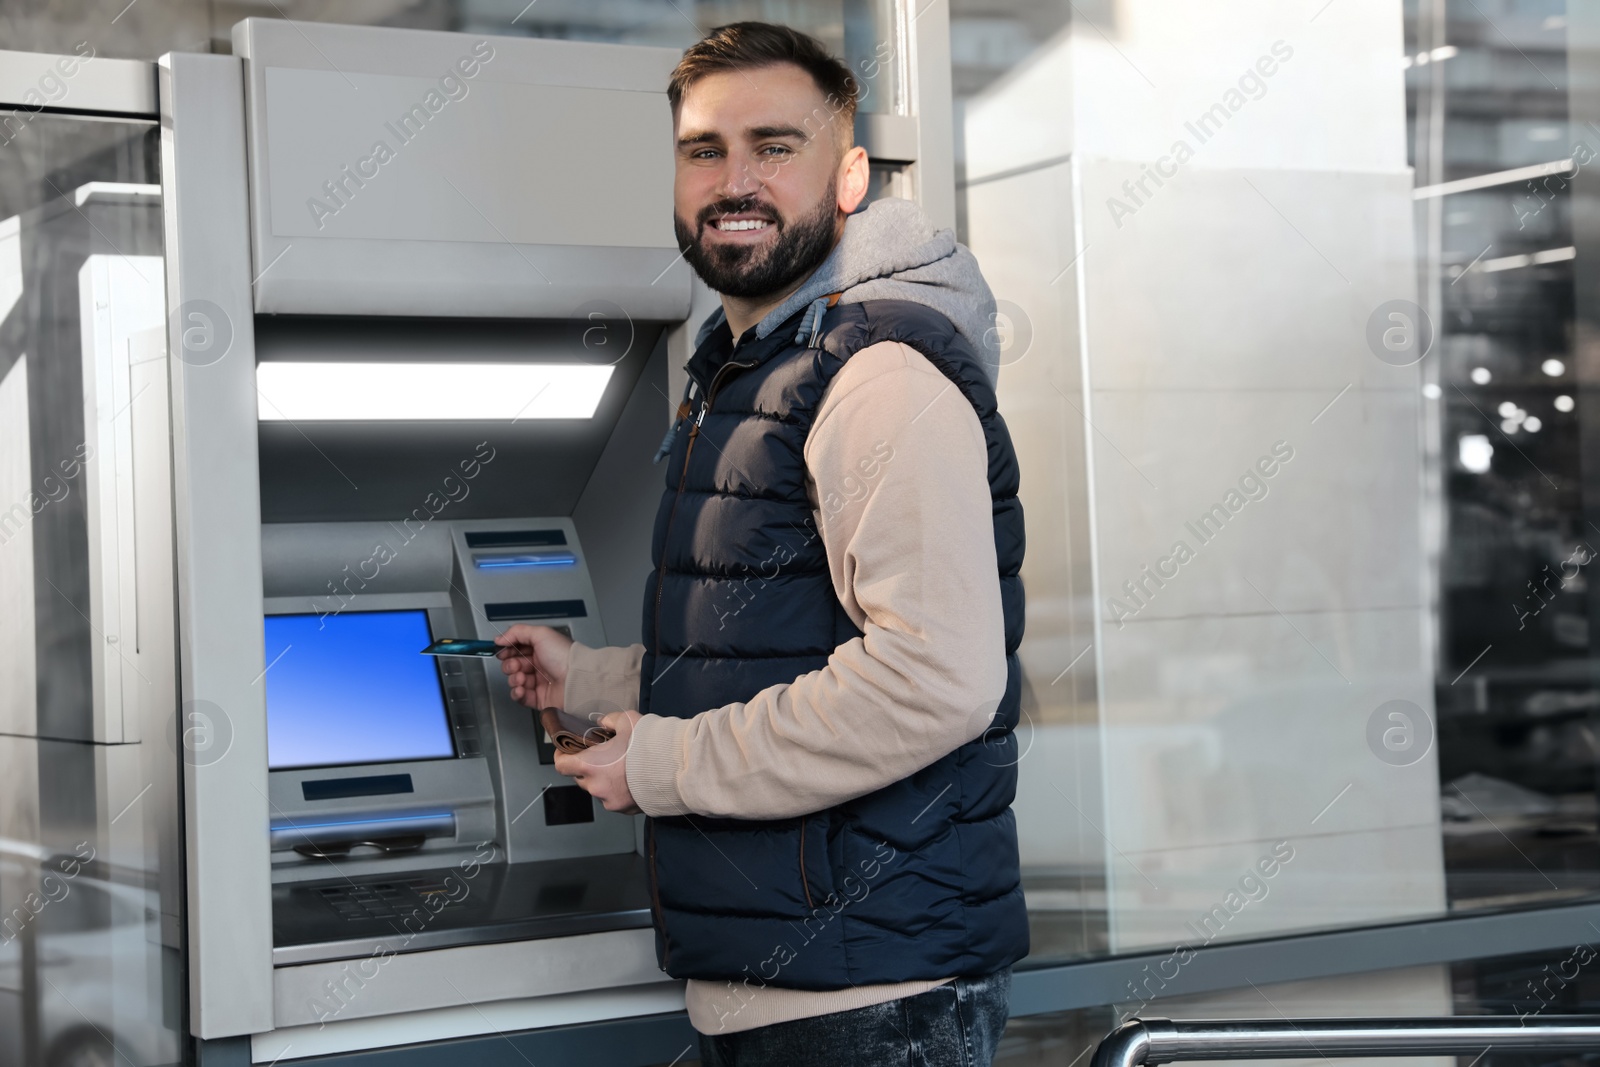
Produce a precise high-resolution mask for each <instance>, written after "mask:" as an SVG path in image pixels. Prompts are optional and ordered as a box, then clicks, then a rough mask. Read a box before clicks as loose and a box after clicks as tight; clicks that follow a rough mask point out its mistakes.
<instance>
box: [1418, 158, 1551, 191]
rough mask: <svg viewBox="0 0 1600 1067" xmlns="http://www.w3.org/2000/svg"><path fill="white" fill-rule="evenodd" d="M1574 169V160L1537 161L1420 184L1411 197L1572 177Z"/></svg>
mask: <svg viewBox="0 0 1600 1067" xmlns="http://www.w3.org/2000/svg"><path fill="white" fill-rule="evenodd" d="M1573 169H1574V164H1573V161H1572V160H1570V159H1557V160H1554V161H1552V162H1550V163H1535V164H1534V165H1533V166H1531V167H1518V168H1516V169H1515V170H1497V171H1495V172H1494V173H1493V174H1480V175H1478V176H1477V177H1476V178H1461V179H1458V180H1456V181H1453V182H1440V183H1439V184H1438V185H1419V186H1417V187H1416V188H1415V189H1413V190H1411V199H1413V200H1428V199H1431V198H1432V197H1435V196H1449V195H1450V194H1451V193H1470V192H1472V191H1473V190H1474V189H1490V188H1493V187H1494V186H1496V185H1510V184H1512V183H1513V182H1520V181H1531V180H1532V179H1534V178H1543V177H1545V176H1547V175H1550V174H1561V175H1564V176H1566V177H1569V178H1570V177H1571V176H1572V173H1571V172H1572V170H1573Z"/></svg>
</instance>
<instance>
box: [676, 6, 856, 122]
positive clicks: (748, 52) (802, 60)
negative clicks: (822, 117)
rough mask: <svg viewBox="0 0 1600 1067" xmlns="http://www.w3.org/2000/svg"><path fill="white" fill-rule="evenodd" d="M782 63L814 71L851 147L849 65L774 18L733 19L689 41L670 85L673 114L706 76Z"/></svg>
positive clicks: (853, 107) (851, 80)
mask: <svg viewBox="0 0 1600 1067" xmlns="http://www.w3.org/2000/svg"><path fill="white" fill-rule="evenodd" d="M779 63H793V64H794V65H795V66H797V67H799V68H800V69H801V70H803V71H805V72H806V73H807V74H809V75H811V80H812V81H814V82H816V83H817V88H818V89H820V90H821V91H822V95H823V98H824V99H825V100H826V101H827V109H828V117H829V118H830V119H833V120H835V121H837V122H839V123H840V127H839V128H840V130H841V131H843V138H842V139H841V143H842V144H844V145H849V144H850V143H851V142H852V141H853V140H854V131H855V117H856V80H855V78H853V77H852V76H851V74H850V68H849V67H846V66H845V65H844V64H843V63H842V62H840V61H839V60H838V59H836V58H834V57H833V56H832V55H830V54H829V52H828V50H827V49H826V48H824V47H823V45H822V42H821V41H819V40H817V39H816V38H815V37H812V36H810V35H808V34H804V33H801V32H800V31H799V30H793V29H790V28H789V27H788V26H775V25H773V24H772V23H770V22H731V23H729V24H728V25H726V26H718V27H717V28H716V29H714V30H712V31H711V33H710V34H709V35H708V36H707V37H706V38H705V39H704V40H703V41H700V42H698V43H696V44H694V45H691V46H690V47H689V49H688V50H687V51H686V52H684V53H683V58H682V59H681V60H679V61H678V65H677V66H676V67H675V68H673V71H672V78H671V80H670V81H668V83H667V100H668V101H669V102H671V104H672V113H673V114H674V115H676V114H677V113H678V107H679V105H681V104H682V103H683V94H684V93H685V92H687V91H688V89H689V86H691V85H693V84H694V83H695V82H697V81H699V80H700V79H701V78H704V77H705V76H706V75H708V74H721V73H724V72H727V71H735V70H754V69H755V68H757V67H770V66H774V65H776V64H779Z"/></svg>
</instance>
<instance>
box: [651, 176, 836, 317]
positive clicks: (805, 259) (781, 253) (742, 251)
mask: <svg viewBox="0 0 1600 1067" xmlns="http://www.w3.org/2000/svg"><path fill="white" fill-rule="evenodd" d="M836 184H837V183H836V182H835V181H832V180H830V181H829V182H828V191H827V193H826V194H824V195H823V197H822V199H821V200H819V201H818V202H817V206H816V207H815V208H813V209H812V210H811V211H809V212H807V213H806V214H805V215H802V216H800V217H799V218H796V219H794V220H793V221H792V222H791V221H788V220H785V219H784V218H783V217H782V216H780V215H779V214H778V212H777V210H776V209H774V208H772V207H770V206H768V205H766V204H762V203H760V202H758V201H756V200H754V198H745V199H738V198H735V199H729V200H719V201H717V202H716V203H714V204H712V205H710V206H708V207H706V208H703V209H702V210H701V211H700V216H699V218H698V219H697V220H696V224H695V226H694V227H692V228H691V227H690V226H689V225H688V224H687V223H685V222H684V220H683V218H682V217H681V216H679V215H678V214H677V213H676V212H674V213H673V216H672V228H673V231H674V232H675V233H676V234H677V237H678V248H679V249H680V250H681V251H682V252H683V258H684V260H685V261H686V262H687V263H688V264H689V266H691V267H693V268H694V272H695V273H696V274H698V275H700V280H701V281H703V282H705V283H706V284H707V285H709V286H710V287H711V288H712V289H714V290H716V291H717V292H718V293H721V294H722V295H724V296H734V297H741V298H745V299H751V298H756V297H763V296H766V295H767V294H769V293H775V292H778V291H779V290H782V289H784V288H785V287H787V286H789V285H791V284H793V283H794V282H796V281H798V280H799V279H801V278H803V277H805V276H806V275H807V274H810V273H811V272H812V271H814V270H816V269H817V267H818V266H819V265H820V264H821V263H822V261H823V260H824V259H827V258H828V253H829V252H831V251H833V244H834V239H835V233H834V228H835V220H836V213H837V210H838V208H837V203H838V201H837V192H838V191H837V188H836ZM741 212H757V213H759V214H762V215H764V216H766V219H767V221H768V223H770V224H771V225H773V226H775V227H776V228H777V230H778V235H777V237H776V238H775V239H774V240H772V241H770V242H769V243H767V244H765V245H762V246H751V245H710V246H708V245H706V244H705V243H704V240H703V235H704V233H705V229H706V227H707V226H711V225H715V224H716V220H717V219H719V218H721V217H722V216H724V215H733V214H738V213H741Z"/></svg>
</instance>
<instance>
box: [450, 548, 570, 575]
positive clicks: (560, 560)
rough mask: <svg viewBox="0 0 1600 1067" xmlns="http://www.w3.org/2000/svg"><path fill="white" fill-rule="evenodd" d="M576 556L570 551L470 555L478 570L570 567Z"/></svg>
mask: <svg viewBox="0 0 1600 1067" xmlns="http://www.w3.org/2000/svg"><path fill="white" fill-rule="evenodd" d="M577 562H578V557H577V556H575V555H573V554H572V553H571V552H549V553H544V554H542V555H521V556H479V555H475V556H473V557H472V564H473V566H475V567H477V568H478V569H479V570H480V571H486V570H493V569H495V568H497V567H572V566H575V565H576V564H577Z"/></svg>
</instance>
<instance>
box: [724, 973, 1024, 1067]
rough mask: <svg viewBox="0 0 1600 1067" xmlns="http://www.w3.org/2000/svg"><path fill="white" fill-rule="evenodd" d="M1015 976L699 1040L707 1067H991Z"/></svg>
mask: <svg viewBox="0 0 1600 1067" xmlns="http://www.w3.org/2000/svg"><path fill="white" fill-rule="evenodd" d="M1010 996H1011V968H1009V967H1007V968H1006V969H1005V970H1002V971H996V972H995V973H994V974H988V975H983V976H981V977H977V978H957V979H956V980H955V981H953V982H947V983H946V984H944V985H942V986H938V987H937V988H934V989H930V990H928V991H927V992H926V993H918V994H917V995H916V996H914V997H902V998H900V999H899V1000H890V1001H886V1002H884V1003H882V1004H872V1005H869V1006H867V1007H865V1008H854V1009H852V1010H850V1011H840V1012H835V1013H833V1014H832V1015H818V1016H815V1017H813V1018H810V1019H796V1020H794V1021H793V1022H787V1023H775V1024H774V1025H772V1026H762V1027H757V1028H756V1029H754V1030H745V1031H742V1032H740V1033H734V1034H718V1035H715V1036H712V1035H707V1034H701V1035H700V1062H701V1064H703V1065H704V1067H779V1065H782V1067H854V1065H856V1064H860V1065H861V1067H890V1065H895V1067H899V1065H904V1067H989V1065H990V1063H992V1062H993V1060H994V1053H995V1049H996V1047H997V1046H998V1045H999V1044H1000V1034H1001V1031H1003V1030H1004V1029H1005V1028H1006V1016H1007V1014H1008V1013H1009V1010H1010Z"/></svg>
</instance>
